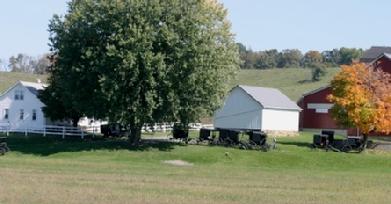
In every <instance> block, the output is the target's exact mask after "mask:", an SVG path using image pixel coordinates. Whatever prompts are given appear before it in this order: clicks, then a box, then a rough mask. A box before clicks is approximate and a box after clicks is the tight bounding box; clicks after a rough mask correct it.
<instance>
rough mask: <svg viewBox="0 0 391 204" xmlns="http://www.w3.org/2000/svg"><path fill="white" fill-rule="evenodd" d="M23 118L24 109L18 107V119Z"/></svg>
mask: <svg viewBox="0 0 391 204" xmlns="http://www.w3.org/2000/svg"><path fill="white" fill-rule="evenodd" d="M23 118H24V110H23V109H20V112H19V119H20V120H23Z"/></svg>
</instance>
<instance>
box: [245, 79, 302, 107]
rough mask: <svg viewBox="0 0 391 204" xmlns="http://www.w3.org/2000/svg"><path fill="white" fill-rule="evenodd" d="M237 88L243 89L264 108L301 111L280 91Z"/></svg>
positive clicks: (254, 87) (262, 88)
mask: <svg viewBox="0 0 391 204" xmlns="http://www.w3.org/2000/svg"><path fill="white" fill-rule="evenodd" d="M237 87H239V88H241V89H243V90H244V91H245V92H246V93H247V94H248V95H249V96H251V97H252V98H253V99H254V100H255V101H257V102H258V103H260V104H261V105H262V106H263V107H264V108H270V109H283V110H301V108H300V107H299V106H297V105H296V103H295V102H293V101H291V100H290V99H289V98H288V97H287V96H286V95H284V94H283V93H281V92H280V91H279V90H278V89H274V88H265V87H256V86H245V85H239V86H237Z"/></svg>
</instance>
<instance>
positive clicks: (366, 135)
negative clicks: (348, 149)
mask: <svg viewBox="0 0 391 204" xmlns="http://www.w3.org/2000/svg"><path fill="white" fill-rule="evenodd" d="M367 144H368V134H363V144H362V146H361V148H360V150H359V151H360V152H362V151H364V150H365V149H366V148H367Z"/></svg>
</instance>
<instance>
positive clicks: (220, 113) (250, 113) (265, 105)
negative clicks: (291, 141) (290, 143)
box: [214, 85, 301, 132]
mask: <svg viewBox="0 0 391 204" xmlns="http://www.w3.org/2000/svg"><path fill="white" fill-rule="evenodd" d="M300 111H301V109H300V107H298V106H297V105H296V103H295V102H293V101H291V100H290V99H289V98H288V97H287V96H285V95H284V94H282V93H281V92H280V91H279V90H277V89H273V88H264V87H252V86H243V85H239V86H236V87H235V88H233V89H232V90H231V92H230V94H229V96H228V97H227V98H226V100H225V102H224V105H223V106H222V108H220V109H219V110H217V111H216V112H215V115H214V126H215V128H217V129H231V130H262V131H266V132H275V131H276V132H278V131H281V132H284V131H286V132H297V131H298V130H299V113H300Z"/></svg>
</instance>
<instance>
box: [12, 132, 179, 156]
mask: <svg viewBox="0 0 391 204" xmlns="http://www.w3.org/2000/svg"><path fill="white" fill-rule="evenodd" d="M7 143H8V146H9V148H10V149H11V151H14V152H20V153H23V154H34V155H39V156H50V155H52V154H56V153H61V152H82V151H94V150H108V151H116V150H129V151H150V150H153V149H157V150H159V151H171V150H172V149H174V147H175V146H180V145H181V144H178V143H173V142H169V141H158V142H142V143H141V144H140V145H139V146H133V145H131V144H130V143H129V142H128V141H127V140H122V139H117V138H114V139H103V138H87V139H84V140H82V139H80V138H67V139H61V138H59V137H58V136H56V137H51V136H48V137H42V136H29V137H24V136H10V137H9V138H8V139H7Z"/></svg>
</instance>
